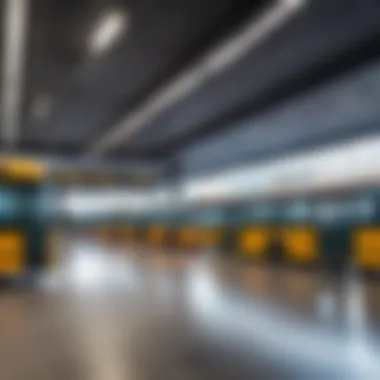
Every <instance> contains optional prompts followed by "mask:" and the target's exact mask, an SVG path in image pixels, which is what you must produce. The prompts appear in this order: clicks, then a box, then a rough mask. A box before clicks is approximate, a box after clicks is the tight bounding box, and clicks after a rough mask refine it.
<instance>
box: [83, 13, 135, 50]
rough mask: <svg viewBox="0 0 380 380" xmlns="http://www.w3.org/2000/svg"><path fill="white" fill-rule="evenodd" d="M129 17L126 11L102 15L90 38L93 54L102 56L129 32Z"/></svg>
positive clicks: (90, 48)
mask: <svg viewBox="0 0 380 380" xmlns="http://www.w3.org/2000/svg"><path fill="white" fill-rule="evenodd" d="M128 24H129V17H128V14H127V13H126V12H125V11H122V10H120V9H113V10H111V11H108V12H106V13H104V14H103V15H102V17H101V18H100V19H99V20H98V22H97V24H96V26H95V28H94V30H93V32H92V33H91V35H90V38H89V50H90V53H91V54H95V55H98V54H101V53H103V52H105V51H107V50H109V49H110V48H111V47H112V46H114V45H115V44H116V43H117V42H118V40H120V38H121V36H122V35H123V34H124V33H125V31H126V30H127V27H128Z"/></svg>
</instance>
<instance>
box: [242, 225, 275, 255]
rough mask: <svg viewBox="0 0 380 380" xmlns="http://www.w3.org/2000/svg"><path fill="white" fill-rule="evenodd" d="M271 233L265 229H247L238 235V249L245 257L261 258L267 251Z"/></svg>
mask: <svg viewBox="0 0 380 380" xmlns="http://www.w3.org/2000/svg"><path fill="white" fill-rule="evenodd" d="M270 239H271V232H270V230H269V228H266V227H248V228H246V229H245V230H244V231H243V232H242V233H241V235H240V238H239V248H240V251H241V253H242V254H243V255H244V256H247V257H255V258H261V257H263V256H265V254H266V253H267V251H268V248H269V245H270Z"/></svg>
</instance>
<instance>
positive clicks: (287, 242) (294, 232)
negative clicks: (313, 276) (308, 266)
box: [280, 226, 319, 263]
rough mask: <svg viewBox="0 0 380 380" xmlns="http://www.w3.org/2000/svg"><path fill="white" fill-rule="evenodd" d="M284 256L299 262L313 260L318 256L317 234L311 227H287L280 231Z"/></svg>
mask: <svg viewBox="0 0 380 380" xmlns="http://www.w3.org/2000/svg"><path fill="white" fill-rule="evenodd" d="M280 236H281V242H282V246H283V248H284V253H285V256H286V257H287V258H288V259H290V260H291V261H295V262H299V263H310V262H314V261H315V260H316V259H317V257H318V246H319V242H318V240H319V239H318V234H317V232H316V231H315V230H314V229H313V228H311V227H303V226H302V227H287V228H284V229H282V230H281V232H280Z"/></svg>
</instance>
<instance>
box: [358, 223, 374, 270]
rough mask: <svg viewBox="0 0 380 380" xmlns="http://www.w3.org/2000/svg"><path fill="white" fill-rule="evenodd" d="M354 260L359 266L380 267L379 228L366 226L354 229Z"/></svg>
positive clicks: (365, 267) (363, 267) (369, 268)
mask: <svg viewBox="0 0 380 380" xmlns="http://www.w3.org/2000/svg"><path fill="white" fill-rule="evenodd" d="M353 251H354V260H355V263H356V264H357V266H358V267H359V268H362V269H367V270H379V269H380V228H376V227H368V228H360V229H358V230H356V231H355V233H354V236H353Z"/></svg>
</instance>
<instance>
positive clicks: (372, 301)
mask: <svg viewBox="0 0 380 380" xmlns="http://www.w3.org/2000/svg"><path fill="white" fill-rule="evenodd" d="M58 262H59V265H58V266H57V267H56V268H55V269H54V270H52V271H50V273H47V274H46V275H45V276H44V277H43V278H41V281H40V287H39V288H38V289H35V290H33V291H20V290H17V291H12V292H11V291H9V290H7V291H6V290H4V291H3V292H2V293H1V295H0V379H1V380H45V379H46V380H53V379H54V380H124V379H126V380H150V379H152V380H153V379H154V380H161V379H162V380H182V379H183V380H206V379H207V380H210V379H218V380H224V379H242V380H243V379H259V380H263V379H264V380H265V379H276V380H279V379H299V380H314V379H315V380H317V379H318V380H320V379H326V380H329V379H332V380H341V379H342V380H343V379H349V380H354V379H355V380H356V379H357V380H365V379H380V335H379V332H380V281H374V280H372V281H369V280H360V279H359V278H357V277H354V276H350V277H347V278H340V279H336V278H335V279H334V278H332V277H325V276H322V275H321V274H320V273H317V272H313V271H311V270H308V271H302V270H299V269H290V268H287V269H284V268H271V267H267V266H254V265H247V264H244V265H242V264H232V263H231V262H225V261H223V260H221V259H220V258H218V257H217V256H216V255H215V254H212V253H207V252H202V253H199V252H198V253H194V254H193V255H184V254H182V255H179V254H177V255H174V254H173V253H165V252H146V251H141V250H138V251H136V250H133V249H131V248H128V247H109V246H105V245H101V244H99V243H97V242H95V241H88V240H81V239H70V241H67V242H66V243H65V244H61V255H60V259H59V261H58Z"/></svg>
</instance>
